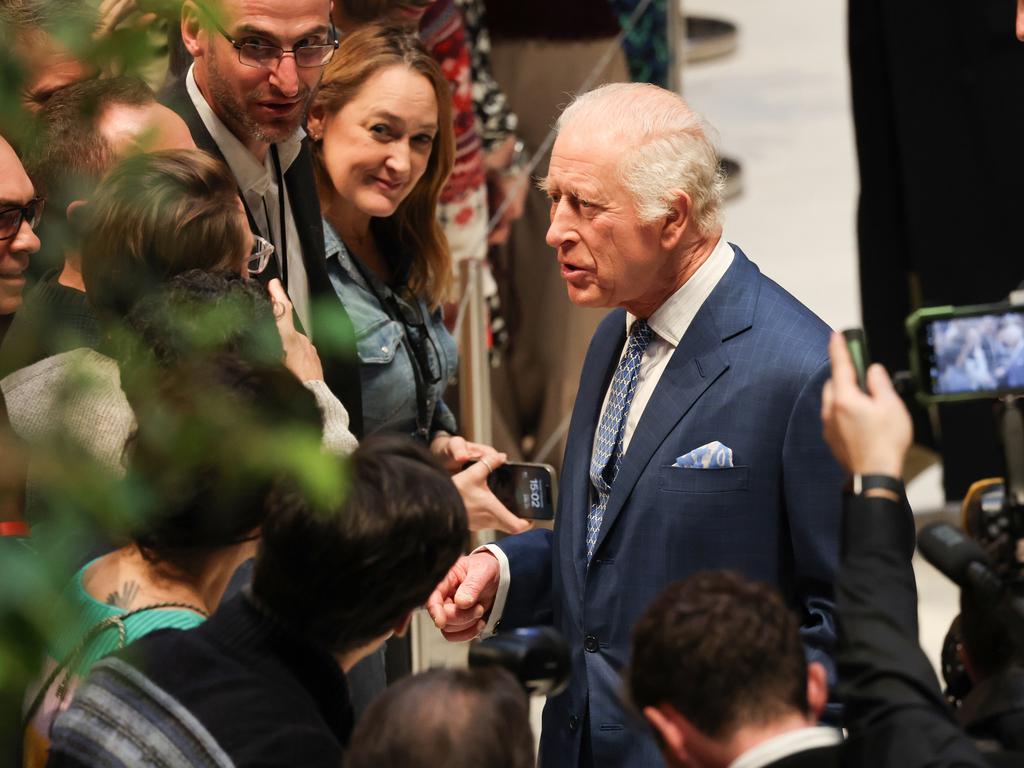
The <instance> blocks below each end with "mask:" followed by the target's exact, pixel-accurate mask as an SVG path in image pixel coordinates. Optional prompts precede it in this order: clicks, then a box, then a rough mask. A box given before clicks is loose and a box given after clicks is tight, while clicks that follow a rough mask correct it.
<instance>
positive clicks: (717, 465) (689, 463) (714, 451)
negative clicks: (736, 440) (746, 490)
mask: <svg viewBox="0 0 1024 768" xmlns="http://www.w3.org/2000/svg"><path fill="white" fill-rule="evenodd" d="M672 466H673V467H681V468H683V469H727V468H729V467H731V466H732V448H730V447H729V446H727V445H722V444H721V443H720V442H718V441H717V440H715V441H714V442H711V443H707V444H706V445H702V446H701V447H700V448H694V449H693V450H692V451H690V452H689V453H687V454H685V455H683V456H680V457H679V458H678V459H676V463H675V464H673V465H672Z"/></svg>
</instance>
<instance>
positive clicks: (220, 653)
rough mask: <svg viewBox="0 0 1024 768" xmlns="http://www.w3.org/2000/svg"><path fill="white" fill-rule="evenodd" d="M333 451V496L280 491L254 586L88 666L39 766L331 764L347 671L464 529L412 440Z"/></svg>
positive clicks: (394, 620)
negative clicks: (192, 624) (341, 485)
mask: <svg viewBox="0 0 1024 768" xmlns="http://www.w3.org/2000/svg"><path fill="white" fill-rule="evenodd" d="M329 460H330V462H332V463H335V467H336V470H337V471H339V472H345V473H346V474H347V478H348V487H347V489H346V492H345V497H344V500H343V501H341V502H340V503H337V502H334V503H326V504H322V503H318V502H317V501H316V500H315V499H314V497H313V496H312V495H311V493H310V492H309V489H308V488H299V487H298V486H296V485H294V484H290V483H285V484H282V485H281V486H280V487H279V488H278V489H277V491H275V493H274V495H273V498H272V500H271V502H270V511H269V513H268V516H267V519H266V521H265V522H264V524H263V535H262V540H261V543H260V551H259V554H258V556H257V558H256V564H255V568H254V572H253V580H252V584H251V586H250V587H249V588H247V589H245V590H243V592H242V593H241V594H239V595H238V596H237V597H235V598H232V599H230V600H228V601H226V602H225V603H224V604H223V605H222V606H221V607H220V608H219V609H218V610H217V612H216V613H215V614H214V615H213V616H212V617H211V618H210V619H209V620H208V621H207V622H206V623H204V624H203V625H202V626H200V627H198V628H197V629H195V630H192V631H189V632H178V631H166V632H159V633H154V634H152V635H149V636H148V637H146V638H144V639H143V640H141V641H140V642H138V643H136V644H135V645H134V646H133V647H132V648H131V649H129V651H131V652H132V653H130V654H122V655H121V657H119V658H113V659H108V660H104V661H103V662H101V663H99V664H98V665H96V667H94V669H93V673H92V676H91V678H90V680H89V681H88V682H87V683H86V684H85V685H84V686H82V687H81V688H80V689H79V692H78V695H77V696H76V699H75V702H73V703H72V705H71V707H70V708H69V709H68V710H67V712H66V713H65V714H64V715H62V716H61V717H60V718H59V719H58V720H57V722H56V724H55V728H54V738H53V748H52V757H51V762H50V765H52V766H58V767H59V766H83V765H96V764H108V763H106V762H104V761H105V760H107V759H110V758H111V755H117V757H118V759H120V760H121V761H122V762H123V763H124V764H129V765H131V764H135V763H134V762H133V760H134V761H141V760H142V758H143V756H145V757H146V758H147V759H150V760H154V759H157V758H156V757H154V755H156V756H162V757H163V758H164V759H165V760H166V764H168V765H191V764H203V765H217V766H219V765H232V764H233V765H252V764H259V765H261V766H295V765H302V766H325V768H326V766H330V767H331V768H337V767H338V766H339V765H340V764H341V760H342V758H343V751H344V746H345V745H346V744H347V743H348V740H349V735H350V732H351V729H352V720H353V718H352V707H351V703H350V701H349V693H348V686H347V683H346V677H345V676H346V673H347V672H348V670H350V669H351V668H352V666H353V665H355V664H356V662H358V661H359V660H360V659H362V658H364V657H366V656H367V655H368V654H370V653H372V652H373V651H374V650H375V649H377V648H379V647H380V645H381V644H382V643H383V642H384V641H385V640H386V639H387V638H388V637H390V636H391V635H392V634H394V633H401V632H404V631H405V630H406V628H407V627H408V625H409V621H410V618H411V615H412V612H413V610H415V609H416V608H417V607H418V606H420V605H422V604H423V603H424V602H425V601H426V598H427V595H429V594H430V592H431V590H432V589H433V588H434V586H435V585H436V584H437V582H438V581H439V580H440V579H441V577H442V576H443V575H444V574H445V573H446V572H447V570H448V569H449V567H450V566H451V565H452V564H453V563H454V562H455V560H456V558H457V557H458V556H459V554H460V552H461V551H462V548H463V546H464V544H465V539H466V536H467V533H468V530H469V529H468V526H467V522H466V512H465V508H464V507H463V505H462V501H461V499H460V498H459V494H458V491H457V490H456V489H455V486H454V485H453V483H452V481H451V479H450V478H449V476H448V475H447V473H446V472H445V471H444V469H443V468H442V467H441V466H440V465H439V464H438V463H437V462H436V460H435V459H434V458H433V457H432V456H431V455H430V453H429V451H427V449H426V448H424V447H421V446H418V445H416V444H414V443H413V442H412V441H411V440H410V439H409V438H406V437H395V436H388V437H385V436H372V437H370V438H368V439H367V440H366V441H365V442H363V444H362V445H360V447H359V448H358V449H357V450H356V451H355V453H354V454H352V456H351V458H350V459H349V460H348V462H347V463H346V462H344V461H343V460H341V459H337V458H335V457H330V459H329ZM115 712H116V713H117V714H116V715H115V714H114V713H115ZM202 761H205V762H202ZM159 764H164V763H159Z"/></svg>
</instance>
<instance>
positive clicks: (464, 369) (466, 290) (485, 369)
mask: <svg viewBox="0 0 1024 768" xmlns="http://www.w3.org/2000/svg"><path fill="white" fill-rule="evenodd" d="M459 267H460V269H459V283H460V285H461V287H462V293H461V295H462V296H463V297H466V310H465V312H466V314H465V317H464V319H463V321H462V329H461V334H460V337H461V338H460V339H459V402H460V414H459V431H460V432H461V433H462V434H463V435H464V436H465V437H466V438H467V439H468V440H472V441H473V442H478V443H486V444H487V445H490V444H491V367H490V358H489V355H488V350H487V338H488V333H487V331H488V318H487V304H486V302H485V300H484V291H483V262H481V261H479V260H477V259H467V260H466V261H464V262H462V263H461V264H460V265H459ZM493 539H494V531H479V532H477V533H476V534H475V535H474V546H476V545H477V544H478V543H480V542H483V541H492V540H493ZM411 632H412V670H413V672H421V671H423V670H425V669H430V668H431V667H464V666H466V654H467V653H468V650H469V646H468V644H466V643H449V642H446V641H445V640H444V639H443V638H442V637H441V635H440V633H439V632H438V631H437V630H436V629H435V628H434V624H433V622H432V621H431V620H430V617H429V616H427V615H426V612H424V611H417V613H416V615H415V617H414V621H413V622H412V627H411Z"/></svg>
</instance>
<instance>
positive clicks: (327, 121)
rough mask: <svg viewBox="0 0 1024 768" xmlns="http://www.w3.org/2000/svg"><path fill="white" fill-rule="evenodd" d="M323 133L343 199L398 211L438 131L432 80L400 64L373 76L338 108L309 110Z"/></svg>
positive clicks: (361, 207) (369, 208)
mask: <svg viewBox="0 0 1024 768" xmlns="http://www.w3.org/2000/svg"><path fill="white" fill-rule="evenodd" d="M310 129H311V132H313V133H314V135H315V134H317V133H320V132H321V130H322V133H323V163H324V169H325V170H326V171H327V175H328V176H329V177H330V180H331V184H332V185H333V187H334V189H335V191H336V192H337V193H338V197H339V198H340V199H341V200H342V201H345V202H346V203H348V204H350V205H353V206H355V208H356V209H357V210H358V211H359V212H360V213H362V214H364V215H367V216H374V217H386V216H390V215H391V214H393V213H394V212H395V210H396V209H397V208H398V206H399V205H400V204H401V202H402V201H403V200H404V199H405V198H406V197H407V196H408V195H409V193H410V192H411V191H412V189H413V187H415V186H416V182H418V181H419V180H420V179H421V178H422V177H423V173H424V172H425V171H426V169H427V162H428V161H429V160H430V153H431V151H432V150H433V147H434V136H435V135H436V134H437V99H436V97H435V96H434V88H433V86H432V85H431V83H430V81H429V80H427V78H425V77H424V76H423V75H421V74H419V73H418V72H414V71H413V70H411V69H409V68H408V67H406V66H404V65H401V64H396V65H394V66H390V67H387V68H386V69H381V70H379V71H378V72H376V73H375V74H374V75H373V76H372V77H370V78H369V79H368V80H367V81H366V82H365V83H364V84H363V87H362V88H361V89H360V90H359V92H358V93H357V94H356V96H355V98H353V99H352V100H351V101H349V102H348V103H347V104H345V106H344V107H342V108H341V109H340V110H339V111H338V112H336V113H334V114H331V115H322V114H317V110H316V108H314V109H313V110H312V111H311V113H310Z"/></svg>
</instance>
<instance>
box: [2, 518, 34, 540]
mask: <svg viewBox="0 0 1024 768" xmlns="http://www.w3.org/2000/svg"><path fill="white" fill-rule="evenodd" d="M30 534H31V529H30V528H29V527H28V523H26V522H25V521H24V520H0V536H21V537H24V538H28V536H29V535H30Z"/></svg>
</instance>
